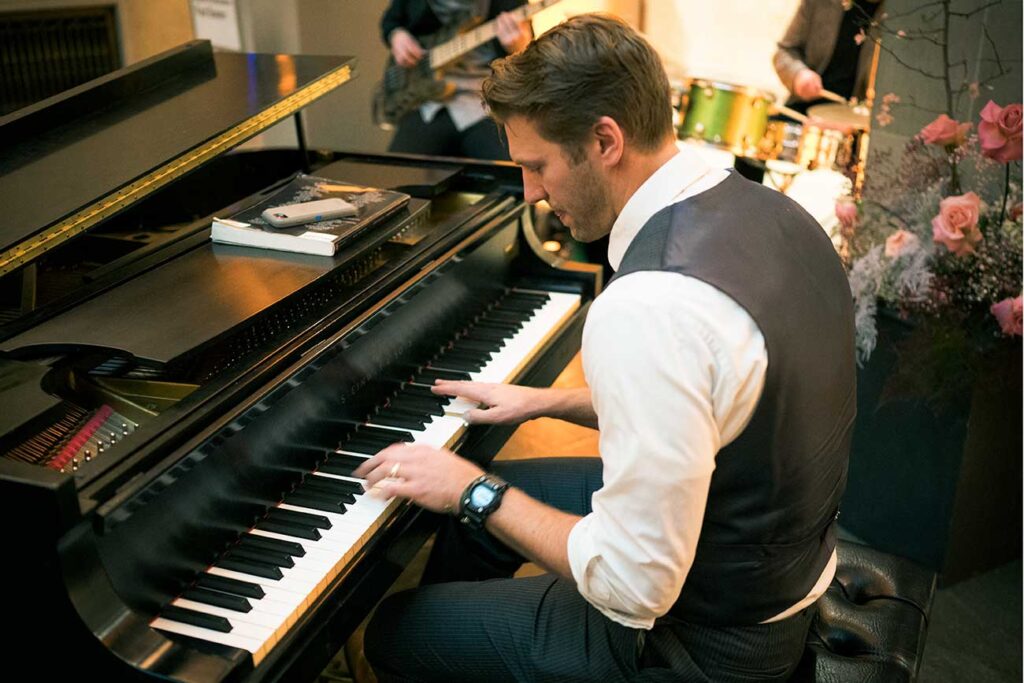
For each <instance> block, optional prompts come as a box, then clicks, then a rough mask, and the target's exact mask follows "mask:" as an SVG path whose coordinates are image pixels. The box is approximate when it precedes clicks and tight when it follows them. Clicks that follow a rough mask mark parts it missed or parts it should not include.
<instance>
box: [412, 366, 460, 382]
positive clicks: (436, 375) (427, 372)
mask: <svg viewBox="0 0 1024 683" xmlns="http://www.w3.org/2000/svg"><path fill="white" fill-rule="evenodd" d="M439 379H447V380H454V381H463V382H468V381H469V379H470V377H469V373H468V372H453V371H451V370H432V369H430V368H426V369H424V370H420V372H419V373H418V374H417V375H416V378H415V379H414V380H413V381H414V382H417V383H419V384H427V385H430V384H433V383H434V382H435V381H436V380H439Z"/></svg>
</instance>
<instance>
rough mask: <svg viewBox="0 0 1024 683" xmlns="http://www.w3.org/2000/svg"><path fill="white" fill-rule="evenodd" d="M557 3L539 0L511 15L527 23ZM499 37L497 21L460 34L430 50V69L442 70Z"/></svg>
mask: <svg viewBox="0 0 1024 683" xmlns="http://www.w3.org/2000/svg"><path fill="white" fill-rule="evenodd" d="M556 2H559V0H538V2H531V3H527V4H525V5H523V6H522V7H517V8H516V9H514V10H512V11H511V12H510V14H512V15H513V16H515V18H516V20H518V21H525V20H527V19H529V18H530V17H532V16H533V15H534V14H536V13H537V12H539V11H541V10H542V9H545V8H547V7H550V6H551V5H553V4H555V3H556ZM497 35H498V21H497V19H492V20H491V21H488V22H487V23H484V24H480V25H479V26H477V27H476V28H473V29H470V30H469V31H466V32H464V33H460V34H458V35H457V36H455V37H453V38H450V39H448V40H446V41H445V42H443V43H441V44H440V45H435V46H434V47H432V48H431V49H430V68H432V69H440V68H441V67H442V66H444V65H445V64H448V63H449V62H451V61H453V60H455V59H458V58H459V57H461V56H462V55H464V54H466V53H467V52H469V51H470V50H472V49H474V48H476V47H479V46H480V45H483V44H484V43H486V42H487V41H488V40H491V39H493V38H495V37H497Z"/></svg>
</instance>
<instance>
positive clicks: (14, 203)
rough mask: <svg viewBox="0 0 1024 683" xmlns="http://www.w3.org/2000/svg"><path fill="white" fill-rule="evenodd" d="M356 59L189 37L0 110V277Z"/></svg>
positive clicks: (237, 139) (277, 116)
mask: <svg viewBox="0 0 1024 683" xmlns="http://www.w3.org/2000/svg"><path fill="white" fill-rule="evenodd" d="M354 64H355V60H354V59H353V58H351V57H342V56H311V55H296V56H292V55H273V54H236V53H216V54H215V53H213V51H212V49H211V47H210V43H209V41H193V42H191V43H187V44H185V45H182V46H180V47H177V48H174V49H172V50H169V51H167V52H164V53H162V54H160V55H157V56H155V57H152V58H150V59H148V60H145V61H143V62H139V63H138V64H135V65H133V66H130V67H128V68H126V69H121V70H119V71H116V72H114V73H112V74H108V75H107V76H104V77H101V78H98V79H95V80H93V81H90V82H89V83H86V84H84V85H81V86H79V87H77V88H74V89H72V90H69V91H68V92H66V93H63V94H61V95H57V96H55V97H51V98H49V99H47V100H44V101H42V102H40V103H38V104H35V105H33V106H31V107H26V108H25V109H22V110H20V111H18V112H15V113H13V114H11V115H9V116H6V117H3V118H0V206H2V207H3V212H2V215H0V275H4V274H5V273H8V272H10V271H12V270H14V269H16V268H18V267H20V266H22V265H25V264H27V263H29V262H31V261H32V260H33V259H35V258H36V257H38V256H39V255H40V254H43V253H45V252H46V251H48V250H50V249H52V248H54V247H56V246H58V245H60V244H61V243H63V242H65V241H66V240H68V239H70V238H71V237H74V236H75V235H77V234H79V233H81V232H83V231H85V230H87V229H89V228H90V227H91V226H93V225H95V224H97V223H99V222H100V221H102V220H104V219H106V218H108V217H109V216H111V215H113V214H115V213H117V212H118V211H120V210H122V209H124V208H125V207H127V206H129V205H131V204H133V203H134V202H136V201H138V200H139V199H141V198H143V197H145V196H146V195H148V194H150V193H151V192H153V191H154V190H156V189H158V188H160V187H162V186H164V185H166V184H167V183H168V182H170V181H172V180H174V179H175V178H178V177H179V176H181V175H183V174H185V173H188V172H189V171H192V170H194V169H196V168H198V167H199V166H201V165H202V164H204V163H205V162H207V161H208V160H210V159H212V158H213V157H215V156H218V155H220V154H222V153H224V152H226V151H228V150H230V149H232V148H233V147H235V146H237V145H239V144H240V143H242V142H244V141H245V140H247V139H249V138H250V137H252V136H253V135H256V134H257V133H259V132H260V131H262V130H264V129H266V128H268V127H269V126H271V125H273V124H275V123H277V122H278V121H280V120H282V119H284V118H285V117H287V116H290V115H291V114H293V113H295V112H296V111H298V110H299V109H301V108H302V107H304V106H305V105H307V104H309V103H310V102H312V101H314V100H316V99H318V98H319V97H321V96H323V95H324V94H326V93H328V92H330V91H331V90H333V89H334V88H336V87H338V86H339V85H341V84H342V83H344V82H346V81H348V80H349V79H350V78H351V77H352V75H353V67H354Z"/></svg>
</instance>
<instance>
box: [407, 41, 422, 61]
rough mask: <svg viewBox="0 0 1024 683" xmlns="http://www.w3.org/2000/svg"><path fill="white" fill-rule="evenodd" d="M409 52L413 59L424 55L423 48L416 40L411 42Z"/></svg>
mask: <svg viewBox="0 0 1024 683" xmlns="http://www.w3.org/2000/svg"><path fill="white" fill-rule="evenodd" d="M409 53H410V54H411V55H412V56H413V59H419V58H420V57H422V56H423V48H422V47H420V44H419V43H417V42H416V41H415V40H414V41H412V42H411V43H410V44H409Z"/></svg>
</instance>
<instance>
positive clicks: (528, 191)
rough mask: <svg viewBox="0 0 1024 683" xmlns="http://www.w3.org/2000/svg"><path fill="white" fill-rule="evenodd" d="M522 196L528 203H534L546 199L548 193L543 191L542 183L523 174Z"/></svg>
mask: <svg viewBox="0 0 1024 683" xmlns="http://www.w3.org/2000/svg"><path fill="white" fill-rule="evenodd" d="M523 197H524V198H525V199H526V201H527V202H529V203H530V204H536V203H537V202H539V201H541V200H542V199H547V198H548V193H547V192H545V190H544V186H543V185H541V184H540V183H538V182H536V181H533V180H529V179H528V178H526V176H523Z"/></svg>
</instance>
